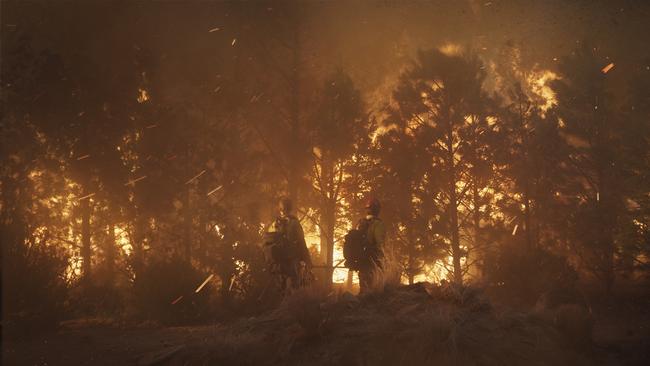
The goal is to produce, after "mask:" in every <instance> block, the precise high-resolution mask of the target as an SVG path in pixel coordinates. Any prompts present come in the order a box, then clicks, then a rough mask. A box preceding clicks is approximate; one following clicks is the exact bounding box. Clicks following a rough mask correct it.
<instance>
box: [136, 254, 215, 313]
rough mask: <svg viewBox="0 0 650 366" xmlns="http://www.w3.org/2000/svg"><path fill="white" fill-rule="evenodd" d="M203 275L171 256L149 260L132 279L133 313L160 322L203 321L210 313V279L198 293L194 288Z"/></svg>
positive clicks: (188, 264) (200, 281) (199, 282)
mask: <svg viewBox="0 0 650 366" xmlns="http://www.w3.org/2000/svg"><path fill="white" fill-rule="evenodd" d="M206 277H207V275H206V274H205V273H203V272H201V271H199V270H197V269H196V268H194V267H193V266H192V265H191V264H190V263H188V262H186V261H182V260H177V259H176V260H174V259H172V260H159V261H155V262H153V263H150V264H149V265H148V266H146V267H145V268H144V269H143V271H142V272H141V274H140V276H139V278H136V279H135V283H134V291H133V296H134V298H133V300H134V305H135V309H136V312H137V315H138V316H139V317H140V318H142V319H146V320H151V321H158V322H161V323H163V324H183V323H194V322H198V321H201V320H204V319H205V318H206V317H208V316H209V315H210V292H211V291H210V289H211V284H212V282H210V283H208V284H207V285H205V287H203V289H202V290H201V291H200V292H199V293H195V290H196V289H197V287H198V286H199V285H200V284H201V283H203V281H204V280H205V279H206ZM181 296H182V298H181Z"/></svg>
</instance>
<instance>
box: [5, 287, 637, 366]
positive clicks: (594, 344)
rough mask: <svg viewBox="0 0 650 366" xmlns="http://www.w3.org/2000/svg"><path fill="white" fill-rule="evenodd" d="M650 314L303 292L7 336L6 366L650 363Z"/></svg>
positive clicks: (434, 295)
mask: <svg viewBox="0 0 650 366" xmlns="http://www.w3.org/2000/svg"><path fill="white" fill-rule="evenodd" d="M567 309H569V310H568V311H567ZM647 310H648V309H639V308H638V307H634V306H629V307H626V305H624V304H620V303H619V304H617V305H616V307H614V306H611V305H605V306H599V307H594V308H593V309H592V313H591V315H589V316H588V318H589V323H590V324H593V329H591V328H590V327H588V326H587V327H585V326H584V324H585V322H584V321H585V319H586V318H585V316H584V314H586V313H582V312H581V310H580V309H578V308H576V309H574V308H571V307H569V308H565V309H564V310H563V311H561V312H557V311H555V310H553V311H552V310H549V311H545V312H537V313H531V314H524V313H517V312H510V311H504V310H499V309H495V308H493V307H492V306H491V305H490V304H489V303H488V302H487V301H485V300H484V299H482V297H481V295H480V294H478V293H477V292H475V291H472V290H469V289H465V290H454V289H448V288H447V289H445V288H440V287H435V286H411V287H403V288H399V289H395V290H391V291H387V292H385V293H382V294H375V295H371V296H366V297H363V298H358V297H355V296H352V295H350V294H348V293H345V294H339V295H336V296H332V295H330V296H329V297H326V296H319V295H317V294H313V293H303V294H298V295H296V296H294V297H292V298H290V299H289V300H288V301H286V302H285V303H283V304H282V305H281V306H280V307H279V308H278V309H277V310H275V311H273V312H269V313H267V314H264V315H263V316H259V317H256V318H247V319H240V320H237V321H234V322H232V323H230V324H226V325H209V326H193V327H166V328H162V327H156V328H151V327H149V328H131V329H124V328H118V327H115V326H111V325H102V324H98V323H97V322H92V321H83V322H70V323H67V324H66V325H65V326H64V327H62V328H61V329H60V330H59V331H58V332H56V333H50V334H45V335H41V336H39V337H35V338H33V339H31V340H23V341H11V340H6V339H5V340H4V341H3V365H284V364H290V365H307V364H309V365H400V364H402V365H419V364H436V365H612V366H614V365H650V316H649V315H648V312H647ZM566 314H570V315H569V316H568V317H567V315H566ZM567 319H568V320H567ZM558 321H559V322H561V324H559V323H558ZM585 329H589V330H588V332H589V333H591V335H592V336H591V338H592V339H591V340H589V339H587V338H589V337H588V336H585Z"/></svg>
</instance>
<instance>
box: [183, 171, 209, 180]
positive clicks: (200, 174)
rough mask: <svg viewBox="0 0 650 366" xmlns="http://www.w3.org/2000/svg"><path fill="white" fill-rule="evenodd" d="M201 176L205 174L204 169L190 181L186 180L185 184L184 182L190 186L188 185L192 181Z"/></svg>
mask: <svg viewBox="0 0 650 366" xmlns="http://www.w3.org/2000/svg"><path fill="white" fill-rule="evenodd" d="M203 174H205V169H203V170H202V171H201V173H199V174H197V175H195V176H194V177H192V179H190V180H188V181H187V182H185V184H190V183H192V181H194V180H195V179H197V178H198V177H200V176H202V175H203Z"/></svg>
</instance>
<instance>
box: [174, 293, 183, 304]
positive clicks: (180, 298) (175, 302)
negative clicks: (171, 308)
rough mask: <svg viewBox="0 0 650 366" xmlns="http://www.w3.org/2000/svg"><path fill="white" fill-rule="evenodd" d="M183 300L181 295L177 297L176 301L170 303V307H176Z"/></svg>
mask: <svg viewBox="0 0 650 366" xmlns="http://www.w3.org/2000/svg"><path fill="white" fill-rule="evenodd" d="M182 299H183V295H181V296H179V297H177V298H176V300H174V301H172V305H176V304H177V303H178V302H179V301H181V300H182Z"/></svg>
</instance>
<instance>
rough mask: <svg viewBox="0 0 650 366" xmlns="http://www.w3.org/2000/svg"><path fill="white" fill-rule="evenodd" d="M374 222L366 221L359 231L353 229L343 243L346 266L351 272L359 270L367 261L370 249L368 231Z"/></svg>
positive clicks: (362, 223)
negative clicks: (367, 253) (367, 251)
mask: <svg viewBox="0 0 650 366" xmlns="http://www.w3.org/2000/svg"><path fill="white" fill-rule="evenodd" d="M371 222H372V220H368V219H364V220H363V221H362V222H361V224H360V225H359V228H358V229H352V230H350V231H349V232H348V233H347V234H346V235H345V238H344V239H345V240H344V242H343V258H344V259H345V266H346V267H348V268H349V269H351V270H359V268H360V267H361V265H362V264H363V263H364V262H365V261H366V259H367V258H366V250H367V248H368V247H369V244H370V243H369V242H368V229H369V228H370V223H371Z"/></svg>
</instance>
